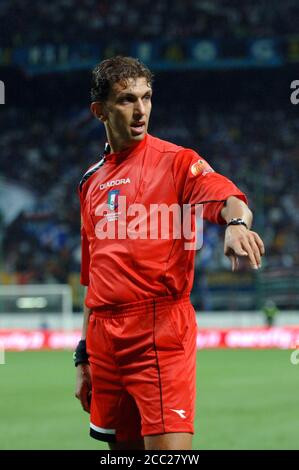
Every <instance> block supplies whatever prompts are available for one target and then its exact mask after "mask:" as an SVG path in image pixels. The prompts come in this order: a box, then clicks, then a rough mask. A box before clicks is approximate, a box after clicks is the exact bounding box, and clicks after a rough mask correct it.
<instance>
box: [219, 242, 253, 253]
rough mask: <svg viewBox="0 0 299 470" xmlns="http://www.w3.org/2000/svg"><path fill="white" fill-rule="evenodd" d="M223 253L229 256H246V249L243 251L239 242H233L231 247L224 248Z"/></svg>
mask: <svg viewBox="0 0 299 470" xmlns="http://www.w3.org/2000/svg"><path fill="white" fill-rule="evenodd" d="M224 254H225V255H226V256H231V255H232V254H235V255H237V256H248V253H247V251H245V250H244V249H243V248H242V246H241V243H239V242H236V243H234V247H233V248H232V247H227V248H225V251H224Z"/></svg>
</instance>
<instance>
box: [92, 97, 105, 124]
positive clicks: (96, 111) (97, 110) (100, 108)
mask: <svg viewBox="0 0 299 470" xmlns="http://www.w3.org/2000/svg"><path fill="white" fill-rule="evenodd" d="M90 111H91V112H92V114H93V115H94V116H95V117H96V118H97V119H99V120H100V121H102V122H105V121H106V116H105V112H104V104H103V103H101V102H100V101H93V102H92V103H91V105H90Z"/></svg>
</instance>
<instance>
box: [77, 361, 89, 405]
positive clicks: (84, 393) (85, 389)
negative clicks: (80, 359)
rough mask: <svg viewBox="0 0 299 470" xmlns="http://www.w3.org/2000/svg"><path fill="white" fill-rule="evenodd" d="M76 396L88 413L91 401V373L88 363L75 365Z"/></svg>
mask: <svg viewBox="0 0 299 470" xmlns="http://www.w3.org/2000/svg"><path fill="white" fill-rule="evenodd" d="M76 369H77V379H76V394H75V395H76V398H78V400H80V402H81V405H82V408H83V410H84V411H86V412H87V413H90V401H91V374H90V366H89V364H79V365H78V366H77V368H76Z"/></svg>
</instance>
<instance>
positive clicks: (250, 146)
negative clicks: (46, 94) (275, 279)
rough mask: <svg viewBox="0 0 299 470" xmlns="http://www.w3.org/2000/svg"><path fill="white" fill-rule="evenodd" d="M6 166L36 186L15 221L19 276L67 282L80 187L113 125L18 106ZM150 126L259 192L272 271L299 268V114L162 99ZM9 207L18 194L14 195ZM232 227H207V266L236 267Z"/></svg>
mask: <svg viewBox="0 0 299 470" xmlns="http://www.w3.org/2000/svg"><path fill="white" fill-rule="evenodd" d="M0 126H1V133H2V137H1V140H0V166H1V169H2V174H4V176H5V177H6V178H7V180H8V181H13V182H16V183H17V184H18V185H19V186H20V187H27V188H29V189H30V190H31V191H32V192H33V193H34V194H35V196H36V198H35V203H34V204H33V206H32V207H30V208H29V209H28V208H27V209H26V210H23V211H20V212H19V213H18V215H17V216H16V217H15V218H14V220H12V221H10V223H9V224H8V225H6V227H5V230H4V238H3V240H2V255H3V263H4V264H3V267H4V271H6V272H7V273H14V272H17V273H18V281H19V282H24V283H34V282H44V283H51V282H62V283H64V282H66V281H67V280H68V277H69V275H70V273H72V272H79V269H80V236H79V232H80V220H79V219H80V217H79V200H78V196H77V192H76V191H77V185H78V182H79V180H80V178H81V176H82V175H83V173H84V171H85V170H86V168H87V167H88V166H89V165H90V164H92V163H94V162H96V161H97V159H98V158H99V156H100V154H101V152H102V150H103V146H104V143H105V136H104V129H103V128H102V127H101V125H100V124H99V122H98V121H97V120H95V119H93V118H92V116H91V114H90V112H89V109H88V108H84V109H82V108H79V107H72V108H71V109H69V110H67V111H61V110H60V111H57V112H56V113H55V112H53V110H52V111H51V112H49V110H48V109H36V110H34V111H32V110H31V111H30V110H27V111H26V110H25V109H18V108H10V109H6V110H5V111H4V112H3V113H2V114H1V117H0ZM150 133H152V134H153V135H156V136H158V137H160V138H162V139H166V140H170V141H174V142H176V143H178V144H180V145H183V146H186V147H191V148H194V149H195V150H197V151H198V152H199V153H200V154H201V155H202V156H203V157H204V158H206V159H207V160H208V161H209V163H210V164H211V165H212V167H213V168H214V169H215V170H216V171H218V172H220V173H222V174H224V175H226V176H227V177H229V178H232V179H233V181H234V182H236V184H237V185H238V186H239V187H240V188H241V189H242V190H244V191H245V192H246V193H248V195H249V203H250V207H251V208H252V209H253V210H254V211H255V224H254V227H255V229H256V230H257V231H259V232H260V233H261V235H262V236H263V238H264V240H265V244H266V250H267V257H266V259H265V262H264V269H266V270H267V269H269V270H270V269H275V268H278V267H279V268H292V267H294V266H299V252H298V249H297V247H298V242H297V241H298V237H299V196H298V190H297V188H298V183H299V159H298V151H299V143H298V135H299V118H298V117H296V115H292V116H289V115H288V114H287V111H283V110H280V111H274V110H271V111H270V110H268V111H267V110H264V111H261V110H258V109H256V108H254V107H252V106H251V105H250V104H236V105H232V107H231V109H230V110H229V112H228V111H225V110H223V111H221V110H219V109H218V110H217V111H216V110H212V109H209V107H208V106H206V105H201V106H200V108H198V110H197V115H195V114H194V112H193V113H192V115H191V113H187V112H185V113H178V112H177V110H175V109H174V110H173V111H172V110H171V108H169V107H168V108H167V109H166V108H165V107H163V108H162V107H160V106H159V104H155V111H154V115H153V117H152V120H151V126H150ZM7 206H9V201H7ZM222 238H223V229H222V228H221V227H218V226H215V225H209V224H207V225H206V230H205V235H204V247H203V249H202V250H201V252H199V254H198V257H197V265H200V266H201V267H200V268H199V269H206V270H210V271H217V270H225V269H229V263H228V261H227V260H226V258H225V257H224V256H223V253H222V251H223V243H222Z"/></svg>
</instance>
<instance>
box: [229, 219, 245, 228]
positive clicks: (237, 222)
mask: <svg viewBox="0 0 299 470" xmlns="http://www.w3.org/2000/svg"><path fill="white" fill-rule="evenodd" d="M229 225H244V227H246V228H247V229H248V225H247V224H246V222H244V220H243V219H237V218H234V219H231V220H230V221H229V222H228V223H227V225H226V226H227V227H228V226H229Z"/></svg>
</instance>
